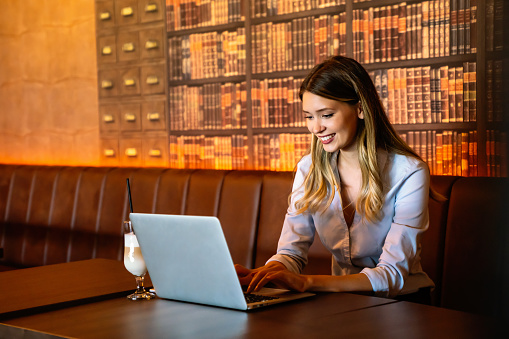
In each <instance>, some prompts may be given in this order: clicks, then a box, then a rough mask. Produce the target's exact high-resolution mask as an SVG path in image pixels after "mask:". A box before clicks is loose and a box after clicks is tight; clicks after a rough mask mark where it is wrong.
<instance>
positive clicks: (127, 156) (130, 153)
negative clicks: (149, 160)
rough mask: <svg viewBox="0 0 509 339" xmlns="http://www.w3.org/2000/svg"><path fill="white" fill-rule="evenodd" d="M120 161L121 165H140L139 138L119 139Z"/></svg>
mask: <svg viewBox="0 0 509 339" xmlns="http://www.w3.org/2000/svg"><path fill="white" fill-rule="evenodd" d="M119 148H120V163H121V164H122V165H123V166H141V165H142V163H143V162H142V149H141V139H138V138H130V139H120V140H119Z"/></svg>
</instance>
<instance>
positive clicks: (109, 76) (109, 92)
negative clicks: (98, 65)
mask: <svg viewBox="0 0 509 339" xmlns="http://www.w3.org/2000/svg"><path fill="white" fill-rule="evenodd" d="M98 82H99V84H98V87H99V96H100V97H102V98H108V97H114V96H116V95H118V94H119V84H118V73H117V71H114V70H113V71H112V70H103V71H99V75H98Z"/></svg>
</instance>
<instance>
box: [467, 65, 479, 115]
mask: <svg viewBox="0 0 509 339" xmlns="http://www.w3.org/2000/svg"><path fill="white" fill-rule="evenodd" d="M476 65H477V64H476V63H475V62H469V63H468V84H469V85H468V98H469V121H471V122H474V121H477V106H476V92H477V77H476V72H477V66H476Z"/></svg>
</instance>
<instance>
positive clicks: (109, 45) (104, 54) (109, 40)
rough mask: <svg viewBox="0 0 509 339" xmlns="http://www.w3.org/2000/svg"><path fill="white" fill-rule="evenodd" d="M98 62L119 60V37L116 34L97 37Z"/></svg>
mask: <svg viewBox="0 0 509 339" xmlns="http://www.w3.org/2000/svg"><path fill="white" fill-rule="evenodd" d="M97 52H98V53H97V62H98V63H100V64H105V63H115V62H117V39H116V37H115V36H114V35H108V36H102V37H98V38H97Z"/></svg>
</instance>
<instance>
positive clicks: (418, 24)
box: [415, 3, 423, 59]
mask: <svg viewBox="0 0 509 339" xmlns="http://www.w3.org/2000/svg"><path fill="white" fill-rule="evenodd" d="M415 31H416V33H415V37H416V39H415V40H416V42H415V45H416V47H415V52H416V58H417V59H422V49H423V45H422V3H418V4H417V5H416V16H415Z"/></svg>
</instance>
